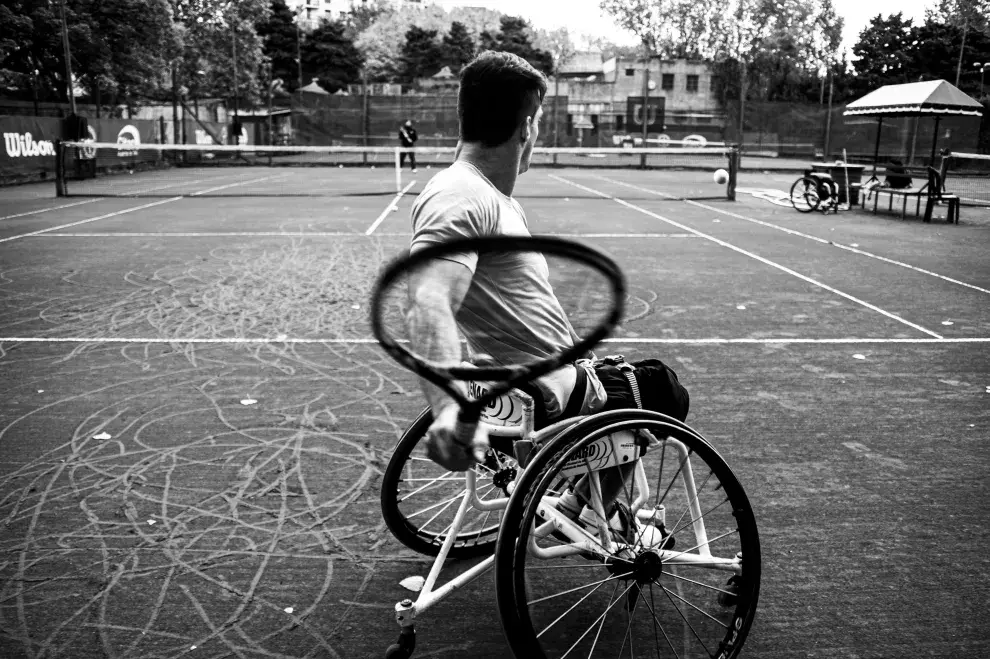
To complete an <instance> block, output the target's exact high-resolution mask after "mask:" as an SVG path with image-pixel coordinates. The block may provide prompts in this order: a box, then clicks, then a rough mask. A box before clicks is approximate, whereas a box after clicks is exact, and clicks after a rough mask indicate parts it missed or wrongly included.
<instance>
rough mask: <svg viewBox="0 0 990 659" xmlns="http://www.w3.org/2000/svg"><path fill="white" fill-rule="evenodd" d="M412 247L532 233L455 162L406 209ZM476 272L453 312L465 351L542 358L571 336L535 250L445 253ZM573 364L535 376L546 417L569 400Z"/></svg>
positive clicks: (512, 208) (514, 210) (504, 359)
mask: <svg viewBox="0 0 990 659" xmlns="http://www.w3.org/2000/svg"><path fill="white" fill-rule="evenodd" d="M412 224H413V237H412V244H411V251H413V252H415V251H416V250H417V249H421V248H423V247H425V246H427V245H432V244H437V243H443V242H447V241H449V240H452V239H455V238H468V237H482V236H530V235H531V234H530V231H529V224H528V222H527V221H526V214H525V213H524V212H523V209H522V207H521V206H520V205H519V202H517V201H516V200H515V199H513V198H511V197H508V196H506V195H504V194H502V193H501V192H500V191H499V190H498V189H497V188H496V187H495V186H494V185H492V183H491V182H490V181H489V180H488V179H487V178H485V177H484V175H483V174H482V173H481V172H480V171H479V170H478V169H477V168H475V167H474V166H473V165H471V164H468V163H466V162H464V161H457V162H455V163H454V164H453V165H451V166H450V167H449V168H447V169H445V170H443V171H441V172H440V173H438V174H437V175H436V176H434V177H433V178H432V179H431V180H430V181H429V183H427V184H426V187H425V188H424V190H423V192H421V193H420V194H419V197H418V198H417V199H416V203H415V204H413V209H412ZM447 258H449V259H450V260H452V261H455V262H457V263H461V264H462V265H464V266H465V267H467V268H468V269H469V270H471V272H472V273H473V274H474V277H473V278H472V280H471V286H470V287H469V289H468V292H467V294H466V295H465V297H464V302H463V304H462V305H461V308H460V309H459V310H458V313H457V323H458V326H459V328H460V330H461V332H462V334H463V335H464V337H465V338H466V340H467V343H468V347H469V350H470V352H471V354H486V355H490V356H491V357H492V358H494V360H495V361H496V362H498V363H499V364H502V365H512V364H522V363H526V362H532V361H534V360H537V359H543V358H546V357H549V356H551V355H554V354H558V353H560V352H561V351H562V350H564V349H566V348H567V347H569V346H571V345H573V344H574V342H575V336H574V333H573V330H572V329H571V325H570V323H569V322H568V320H567V315H566V314H565V313H564V310H563V308H562V307H561V305H560V302H559V301H558V300H557V297H556V295H555V294H554V292H553V288H552V287H551V285H550V272H549V268H548V267H547V262H546V258H544V257H543V255H541V254H538V253H535V252H507V253H505V254H496V253H487V254H481V255H480V256H479V255H478V254H477V253H470V254H456V255H450V256H449V257H447ZM575 377H576V376H575V370H574V367H572V366H568V367H564V368H562V369H560V370H558V371H555V372H553V373H550V374H548V375H546V376H544V377H542V378H539V380H538V381H537V383H536V384H537V385H538V387H539V388H540V390H541V392H542V393H543V394H544V404H545V406H546V410H547V416H548V418H551V419H552V418H554V417H556V416H558V415H559V414H560V413H561V412H562V411H563V409H564V408H565V407H566V405H567V401H568V399H569V397H570V393H571V390H572V389H573V388H574V382H575Z"/></svg>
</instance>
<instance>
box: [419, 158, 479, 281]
mask: <svg viewBox="0 0 990 659" xmlns="http://www.w3.org/2000/svg"><path fill="white" fill-rule="evenodd" d="M448 171H449V170H448ZM469 176H471V175H470V174H463V175H461V176H450V177H449V179H450V180H447V181H443V182H442V184H440V185H434V183H437V181H436V180H434V181H431V182H430V185H428V186H427V189H426V190H424V191H423V193H422V194H420V196H419V198H418V199H417V200H416V203H415V204H414V205H413V209H412V224H413V237H412V242H411V244H410V251H411V252H416V251H418V250H420V249H423V248H424V247H427V246H429V245H436V244H440V243H446V242H449V241H451V240H455V239H458V238H477V237H481V236H491V235H495V229H496V225H497V220H498V201H497V200H496V199H493V198H492V195H491V192H490V191H489V190H487V189H486V188H484V187H482V186H479V185H477V184H476V183H475V182H474V181H472V180H470V179H469V178H467V177H469ZM444 258H446V259H448V260H451V261H454V262H456V263H461V264H462V265H464V266H466V267H467V268H468V269H469V270H471V272H474V271H475V269H476V268H477V265H478V255H477V253H473V252H471V253H461V254H449V255H447V256H445V257H444Z"/></svg>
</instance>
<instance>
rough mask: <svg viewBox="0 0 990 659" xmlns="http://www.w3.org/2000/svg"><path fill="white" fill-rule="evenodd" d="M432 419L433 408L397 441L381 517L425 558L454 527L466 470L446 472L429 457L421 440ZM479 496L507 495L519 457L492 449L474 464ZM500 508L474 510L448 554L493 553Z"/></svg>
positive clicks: (387, 474) (386, 478)
mask: <svg viewBox="0 0 990 659" xmlns="http://www.w3.org/2000/svg"><path fill="white" fill-rule="evenodd" d="M432 422H433V416H432V415H431V413H430V410H429V408H427V409H426V410H423V412H422V413H421V414H420V415H419V417H417V418H416V420H415V421H414V422H413V423H412V425H411V426H410V427H409V429H408V430H406V432H405V433H404V434H403V435H402V437H401V438H400V439H399V443H398V444H397V445H396V447H395V451H394V452H393V454H392V458H391V460H389V463H388V467H386V469H385V476H384V478H383V480H382V515H383V516H384V518H385V524H386V525H387V526H388V528H389V530H390V531H391V532H392V534H393V535H394V536H395V537H396V539H398V540H399V542H401V543H402V544H404V545H405V546H407V547H409V548H410V549H412V550H414V551H417V552H419V553H421V554H425V555H427V556H436V555H437V554H438V553H439V552H440V547H441V545H443V541H444V539H445V538H446V536H447V533H448V532H449V530H450V525H451V522H452V521H453V519H454V514H455V513H456V512H457V507H458V504H459V503H460V501H461V498H462V497H463V495H464V474H463V473H456V472H451V471H447V470H446V469H444V468H443V467H440V466H439V465H437V464H436V463H434V462H433V461H432V460H430V459H429V458H427V457H426V447H425V443H423V440H424V439H425V437H426V430H427V429H428V428H429V427H430V424H431V423H432ZM475 473H476V474H477V484H478V498H479V499H481V500H482V501H486V500H491V499H498V498H501V497H507V496H508V484H509V483H510V482H511V481H512V480H514V479H515V477H516V473H517V466H516V461H515V458H514V457H512V456H510V455H506V454H505V453H502V452H500V451H497V450H495V449H492V450H490V451H489V453H488V459H487V460H486V461H485V463H484V464H479V465H477V466H476V467H475ZM502 512H503V511H502V510H493V511H481V510H476V509H474V508H472V509H471V510H470V511H469V512H468V517H467V518H466V519H465V522H464V525H463V526H462V527H461V530H460V532H459V533H458V534H457V540H456V542H455V543H454V545H453V547H451V550H450V554H449V556H450V558H457V559H462V558H472V557H477V556H486V555H490V554H491V552H492V548H493V547H494V546H495V539H496V537H497V534H498V527H499V523H500V522H501V520H502Z"/></svg>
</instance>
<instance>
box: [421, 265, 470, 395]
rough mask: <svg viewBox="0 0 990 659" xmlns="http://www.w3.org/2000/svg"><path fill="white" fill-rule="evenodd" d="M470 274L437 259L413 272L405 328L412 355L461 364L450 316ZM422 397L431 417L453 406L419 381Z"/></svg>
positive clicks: (454, 310) (454, 323)
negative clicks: (424, 395) (407, 332)
mask: <svg viewBox="0 0 990 659" xmlns="http://www.w3.org/2000/svg"><path fill="white" fill-rule="evenodd" d="M472 277H473V273H472V272H471V270H470V269H468V267H467V266H465V265H464V264H462V263H457V262H455V261H447V260H443V259H437V260H435V261H431V262H429V263H428V264H426V266H424V267H423V268H420V269H418V270H416V271H415V272H414V273H413V274H412V275H411V277H410V280H409V302H410V305H409V311H408V313H407V315H406V324H407V327H408V330H409V342H410V344H411V346H412V350H413V352H414V353H416V354H418V355H421V356H423V357H425V358H426V359H428V360H429V361H431V362H434V363H441V364H445V365H451V366H453V365H456V364H459V363H460V362H461V359H462V354H461V343H460V337H459V335H458V333H457V321H456V320H455V317H454V314H455V313H456V312H457V310H458V309H459V308H460V306H461V303H462V302H463V301H464V296H465V295H466V294H467V291H468V288H469V287H470V285H471V278H472ZM420 382H421V385H422V388H423V393H424V394H426V400H427V401H428V402H429V404H430V407H431V408H432V409H433V412H434V414H437V413H439V411H440V410H441V409H443V408H444V407H447V406H449V405H450V404H451V403H453V402H454V401H453V399H451V397H450V396H449V395H448V394H447V393H445V392H444V391H443V390H442V389H440V388H439V387H437V386H435V385H433V384H431V383H429V382H427V381H426V380H421V381H420Z"/></svg>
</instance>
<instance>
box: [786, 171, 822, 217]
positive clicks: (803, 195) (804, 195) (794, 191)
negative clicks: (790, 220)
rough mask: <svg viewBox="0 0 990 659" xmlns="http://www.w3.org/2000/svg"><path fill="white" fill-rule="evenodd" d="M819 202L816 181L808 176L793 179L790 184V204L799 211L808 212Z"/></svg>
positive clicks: (814, 208) (816, 206) (815, 207)
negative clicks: (792, 182) (792, 183)
mask: <svg viewBox="0 0 990 659" xmlns="http://www.w3.org/2000/svg"><path fill="white" fill-rule="evenodd" d="M819 204H821V197H820V195H819V194H818V181H816V180H815V179H814V178H812V177H810V176H804V177H801V178H799V179H798V180H796V181H794V185H792V186H791V205H793V206H794V208H796V209H797V210H798V212H801V213H810V212H811V211H813V210H816V209H817V208H818V206H819Z"/></svg>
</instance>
